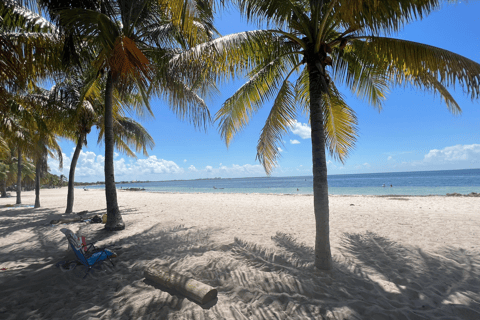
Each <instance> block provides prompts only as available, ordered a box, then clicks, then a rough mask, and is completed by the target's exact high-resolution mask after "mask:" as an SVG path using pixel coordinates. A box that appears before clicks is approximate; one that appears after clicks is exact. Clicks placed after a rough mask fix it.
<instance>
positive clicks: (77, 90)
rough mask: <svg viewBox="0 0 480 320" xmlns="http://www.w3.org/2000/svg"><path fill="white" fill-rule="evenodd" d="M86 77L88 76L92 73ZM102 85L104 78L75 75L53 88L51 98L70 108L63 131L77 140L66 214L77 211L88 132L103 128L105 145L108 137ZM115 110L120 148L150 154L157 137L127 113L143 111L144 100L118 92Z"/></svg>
mask: <svg viewBox="0 0 480 320" xmlns="http://www.w3.org/2000/svg"><path fill="white" fill-rule="evenodd" d="M87 73H88V72H87ZM84 78H85V77H84ZM86 78H87V79H88V75H87V77H86ZM101 87H102V85H101V81H100V79H97V81H94V82H92V83H86V82H85V79H82V77H79V76H73V77H71V78H69V79H67V80H65V81H63V82H62V83H59V84H56V85H55V86H54V87H53V88H52V90H51V97H50V100H51V101H52V102H54V103H56V104H59V105H61V106H62V108H63V111H64V112H65V111H66V113H65V115H64V119H65V121H64V124H65V126H64V129H63V133H64V135H65V136H66V137H67V138H69V139H71V140H73V141H74V142H75V143H76V147H75V151H74V153H73V157H72V161H71V164H70V169H69V180H68V193H67V207H66V209H65V213H72V211H73V203H74V181H75V168H76V165H77V161H78V158H79V156H80V152H81V150H82V148H83V146H84V145H87V135H88V134H89V133H90V131H91V129H92V127H93V126H96V127H97V128H98V129H99V135H98V143H99V144H101V143H102V142H103V139H104V132H105V130H104V117H103V113H104V104H103V96H104V94H102V92H101ZM146 109H147V111H148V114H149V115H151V116H153V114H152V112H151V110H150V109H149V108H146ZM113 110H114V122H113V123H114V135H115V146H116V148H117V149H118V150H119V151H121V152H123V153H125V154H126V155H128V156H131V157H134V158H136V154H135V153H134V152H133V151H132V150H131V149H130V148H131V147H134V148H135V150H136V151H137V152H140V151H143V154H144V155H148V152H147V148H150V149H152V148H153V147H154V145H155V143H154V141H153V138H152V137H151V136H150V134H149V133H148V132H147V131H146V129H145V128H144V127H143V126H142V125H141V124H140V123H138V122H136V121H134V120H133V119H130V118H128V117H125V115H124V112H126V111H134V112H136V113H137V114H139V113H141V114H143V110H142V99H141V98H140V97H138V96H135V95H130V96H128V97H123V99H122V100H120V96H119V94H118V92H115V95H114V106H113Z"/></svg>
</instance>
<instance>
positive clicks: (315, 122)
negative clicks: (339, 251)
mask: <svg viewBox="0 0 480 320" xmlns="http://www.w3.org/2000/svg"><path fill="white" fill-rule="evenodd" d="M310 70H311V71H310V72H309V77H310V124H311V127H312V132H311V137H312V160H313V205H314V212H315V224H316V233H315V267H317V268H318V269H320V270H330V269H331V267H332V254H331V251H330V237H329V233H330V229H329V207H328V181H327V159H326V154H325V131H324V126H323V122H324V119H323V118H324V115H323V113H322V107H321V101H322V91H321V88H322V87H323V85H322V82H323V83H325V81H322V80H324V79H322V75H321V73H320V72H319V71H318V69H317V68H316V67H314V66H311V68H310Z"/></svg>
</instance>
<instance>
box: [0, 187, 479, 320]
mask: <svg viewBox="0 0 480 320" xmlns="http://www.w3.org/2000/svg"><path fill="white" fill-rule="evenodd" d="M66 194H67V189H66V188H62V189H52V190H41V205H42V207H41V208H39V209H34V208H29V207H27V208H25V207H21V208H17V207H10V206H9V205H13V204H14V203H15V194H14V193H13V194H12V197H10V198H6V199H0V269H2V270H1V271H0V292H1V302H2V303H1V305H0V319H480V255H479V254H480V244H479V239H480V198H478V197H441V196H427V197H398V196H392V197H375V196H331V197H330V216H331V217H330V228H331V229H330V232H331V234H330V238H331V244H332V254H333V258H334V269H333V270H332V271H330V272H320V271H316V270H315V269H314V268H313V246H314V234H315V224H314V215H313V197H312V196H305V195H264V194H220V193H219V194H179V193H148V192H132V191H125V190H119V191H118V202H119V205H120V208H121V211H122V216H123V219H124V222H125V224H126V229H125V230H124V231H120V232H114V233H110V232H106V231H104V230H103V227H104V225H103V224H89V223H85V222H80V223H71V224H68V225H62V224H60V225H51V224H50V221H51V220H54V219H62V218H68V217H72V215H64V214H63V212H64V210H65V205H66ZM22 203H23V204H24V205H32V206H33V204H34V192H33V191H31V192H23V193H22ZM105 207H106V204H105V195H104V191H103V190H90V191H83V190H81V189H77V190H76V193H75V206H74V211H75V212H79V211H83V210H88V211H89V214H92V213H96V214H98V215H100V216H101V215H102V214H103V213H105ZM65 227H66V228H69V229H71V230H72V231H73V232H75V233H77V234H80V235H83V236H85V237H86V238H87V241H96V242H97V245H99V246H112V248H113V250H114V251H115V252H116V253H117V255H118V257H117V258H115V259H114V263H115V266H114V267H112V266H111V265H108V264H107V263H104V264H103V268H102V269H101V270H97V269H94V271H93V272H92V274H90V275H89V276H88V277H87V278H86V279H82V277H83V275H84V269H83V268H82V267H81V266H78V267H77V268H76V269H75V270H73V271H62V270H60V269H59V268H57V267H56V266H55V264H56V263H57V262H58V261H61V260H68V259H73V258H74V256H73V253H72V252H71V250H70V249H69V248H68V247H67V240H66V238H65V236H64V235H63V233H61V232H60V229H61V228H65ZM153 263H157V264H161V265H165V266H168V267H169V268H171V269H172V270H175V271H176V272H179V273H181V274H184V275H186V276H189V277H192V278H194V279H196V280H198V281H201V282H203V283H205V284H208V285H210V286H212V287H215V288H216V289H217V290H218V298H217V299H216V300H214V301H212V302H210V303H209V304H206V305H199V304H197V303H196V302H194V301H192V300H190V299H187V298H186V297H184V296H182V295H181V294H179V293H177V292H172V291H170V292H167V291H165V290H162V288H159V287H158V286H155V285H154V284H152V283H151V282H148V281H146V280H145V277H144V270H145V268H146V267H148V266H150V265H152V264H153Z"/></svg>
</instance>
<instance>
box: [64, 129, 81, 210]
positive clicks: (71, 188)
mask: <svg viewBox="0 0 480 320" xmlns="http://www.w3.org/2000/svg"><path fill="white" fill-rule="evenodd" d="M83 139H84V137H83V135H80V137H78V142H77V146H76V148H75V152H74V153H73V158H72V162H71V163H70V173H69V174H68V194H67V209H66V210H65V213H72V211H73V201H74V191H75V189H74V185H73V184H74V182H75V167H76V166H77V161H78V157H79V156H80V151H81V150H82V146H83Z"/></svg>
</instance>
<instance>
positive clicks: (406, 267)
mask: <svg viewBox="0 0 480 320" xmlns="http://www.w3.org/2000/svg"><path fill="white" fill-rule="evenodd" d="M272 240H273V241H274V243H275V244H276V245H277V247H278V249H275V250H272V249H267V248H262V247H260V246H258V245H256V244H253V243H248V242H246V241H242V240H239V239H236V240H235V242H234V244H233V245H232V249H231V252H232V255H233V256H234V257H235V259H238V260H239V261H241V262H242V263H244V264H246V265H247V266H248V267H250V268H252V267H253V268H255V269H256V270H257V272H255V273H252V272H251V271H250V272H248V273H247V272H246V271H245V274H242V275H241V276H240V277H239V278H241V279H248V280H247V281H245V280H243V281H242V282H240V283H239V285H241V286H244V287H245V289H246V290H248V291H253V290H254V292H256V294H255V295H254V297H255V299H259V300H260V301H262V304H261V306H260V307H259V308H260V309H262V308H263V310H264V312H267V314H268V313H272V312H273V313H274V314H276V313H275V310H282V312H283V313H284V312H286V310H288V308H289V305H292V303H293V305H296V306H297V307H298V308H300V309H296V310H297V311H296V312H299V311H298V310H301V312H300V313H288V316H290V317H295V316H298V317H300V316H301V317H302V318H312V319H313V318H315V316H313V314H318V313H320V314H321V315H322V316H324V317H330V318H334V319H336V318H339V319H341V318H343V317H345V315H348V319H350V318H352V319H363V318H365V317H373V316H375V315H376V314H378V316H383V317H385V318H391V319H400V318H407V319H408V318H412V317H422V316H423V317H425V318H428V319H433V318H441V317H445V316H448V315H450V316H452V317H457V316H461V317H462V318H465V319H467V318H468V319H470V318H472V317H473V318H477V317H479V318H480V294H479V292H480V280H479V276H480V258H479V257H478V254H474V253H471V252H467V251H466V250H463V249H456V248H445V249H444V250H443V251H442V252H436V253H433V252H428V253H427V252H424V251H422V250H421V249H418V248H414V247H408V246H402V245H400V244H398V243H396V242H394V241H392V240H389V239H387V238H385V237H381V236H378V235H376V234H374V233H367V234H345V235H344V237H343V241H342V242H343V243H342V244H343V245H342V248H341V252H342V255H343V256H336V257H335V258H334V264H335V267H334V270H332V271H330V272H321V271H317V270H315V269H314V267H313V254H314V251H313V248H310V247H308V246H306V245H304V244H301V243H298V242H297V241H296V240H295V238H294V237H293V236H291V235H288V234H283V233H277V234H276V235H275V236H274V237H272ZM279 249H280V250H279ZM279 252H282V253H279ZM237 269H241V268H239V267H238V266H237ZM230 271H231V272H233V271H232V270H230ZM259 292H261V293H259ZM282 295H285V296H286V297H288V298H285V299H284V300H283V301H282V299H279V297H281V296H282ZM245 296H248V295H245ZM253 301H254V300H253V299H252V300H251V301H249V300H248V299H247V300H245V301H244V302H245V303H251V302H253ZM278 304H280V307H279V306H278ZM319 308H320V309H319ZM281 314H282V313H281V312H279V311H278V315H281ZM473 318H472V319H473Z"/></svg>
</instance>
